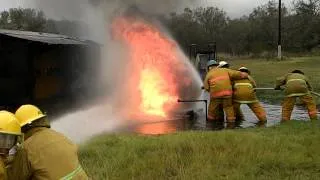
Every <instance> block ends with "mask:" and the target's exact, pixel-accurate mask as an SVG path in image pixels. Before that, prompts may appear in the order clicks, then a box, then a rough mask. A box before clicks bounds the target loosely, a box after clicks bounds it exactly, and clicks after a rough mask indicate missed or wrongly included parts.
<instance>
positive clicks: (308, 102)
mask: <svg viewBox="0 0 320 180" xmlns="http://www.w3.org/2000/svg"><path fill="white" fill-rule="evenodd" d="M281 86H284V87H285V89H284V92H285V94H286V97H285V98H284V100H283V102H282V121H289V120H290V118H291V113H292V111H293V108H294V105H295V102H296V99H297V98H300V100H301V101H302V102H303V104H304V105H305V106H306V107H307V109H308V112H309V117H310V119H311V120H316V119H317V113H318V111H317V106H316V103H315V100H314V98H313V97H312V95H311V93H310V91H312V86H311V85H310V83H309V80H308V78H307V77H306V76H305V75H304V73H303V72H302V71H300V70H294V71H292V72H291V73H288V74H286V75H285V76H283V77H279V78H277V82H276V87H275V90H280V89H281Z"/></svg>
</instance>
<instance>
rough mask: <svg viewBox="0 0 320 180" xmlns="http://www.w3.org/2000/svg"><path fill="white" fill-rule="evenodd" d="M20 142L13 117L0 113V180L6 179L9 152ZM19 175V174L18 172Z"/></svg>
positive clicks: (19, 133) (18, 127) (16, 123)
mask: <svg viewBox="0 0 320 180" xmlns="http://www.w3.org/2000/svg"><path fill="white" fill-rule="evenodd" d="M19 140H21V128H20V124H19V122H18V120H17V119H16V117H15V115H14V114H12V113H10V112H8V111H0V179H1V180H6V179H7V170H6V166H7V165H8V160H9V151H10V149H12V148H13V147H15V146H16V145H17V144H18V142H19ZM18 173H19V172H18Z"/></svg>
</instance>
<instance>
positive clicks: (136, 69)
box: [112, 17, 192, 119]
mask: <svg viewBox="0 0 320 180" xmlns="http://www.w3.org/2000/svg"><path fill="white" fill-rule="evenodd" d="M112 32H113V35H114V36H113V37H114V38H115V39H116V40H120V41H121V42H123V43H124V44H125V45H126V46H127V48H128V51H129V59H130V61H129V66H128V70H127V72H128V74H127V75H126V77H127V78H126V80H125V82H126V88H125V89H126V93H127V97H128V98H127V99H126V105H127V106H130V107H129V108H127V109H130V110H131V114H134V115H137V116H139V117H142V116H143V117H153V119H154V117H156V118H158V119H159V118H160V119H161V118H162V119H164V118H167V117H168V114H169V112H171V111H173V110H174V109H175V108H176V107H177V99H178V98H179V97H180V91H181V88H182V87H188V86H189V85H191V82H192V79H191V78H190V76H188V75H186V74H189V75H190V74H191V73H190V72H189V71H190V67H188V66H187V64H186V62H183V61H182V60H181V52H180V50H179V48H178V47H177V45H176V43H175V42H174V41H172V40H171V39H170V38H169V37H168V36H165V35H164V34H162V33H161V32H160V30H159V29H157V28H156V27H155V26H153V25H151V24H149V23H146V22H145V21H143V20H141V19H136V18H135V19H134V18H125V17H121V18H117V19H115V21H114V23H113V31H112ZM179 53H180V54H179Z"/></svg>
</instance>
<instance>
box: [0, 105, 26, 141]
mask: <svg viewBox="0 0 320 180" xmlns="http://www.w3.org/2000/svg"><path fill="white" fill-rule="evenodd" d="M0 133H3V134H10V135H21V127H20V124H19V121H18V120H17V118H16V116H15V115H14V114H13V113H11V112H8V111H0Z"/></svg>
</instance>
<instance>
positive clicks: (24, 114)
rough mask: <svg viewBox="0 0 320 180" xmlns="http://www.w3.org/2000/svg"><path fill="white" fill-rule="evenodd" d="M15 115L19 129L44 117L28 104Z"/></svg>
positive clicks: (37, 109) (39, 111)
mask: <svg viewBox="0 0 320 180" xmlns="http://www.w3.org/2000/svg"><path fill="white" fill-rule="evenodd" d="M15 115H16V117H17V119H18V121H19V123H20V126H21V127H22V126H24V125H26V124H30V123H32V122H33V121H35V120H38V119H40V118H43V117H45V116H46V115H45V114H43V113H42V111H41V110H40V109H39V108H38V107H36V106H34V105H30V104H27V105H22V106H21V107H20V108H19V109H18V110H17V111H16V113H15Z"/></svg>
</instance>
